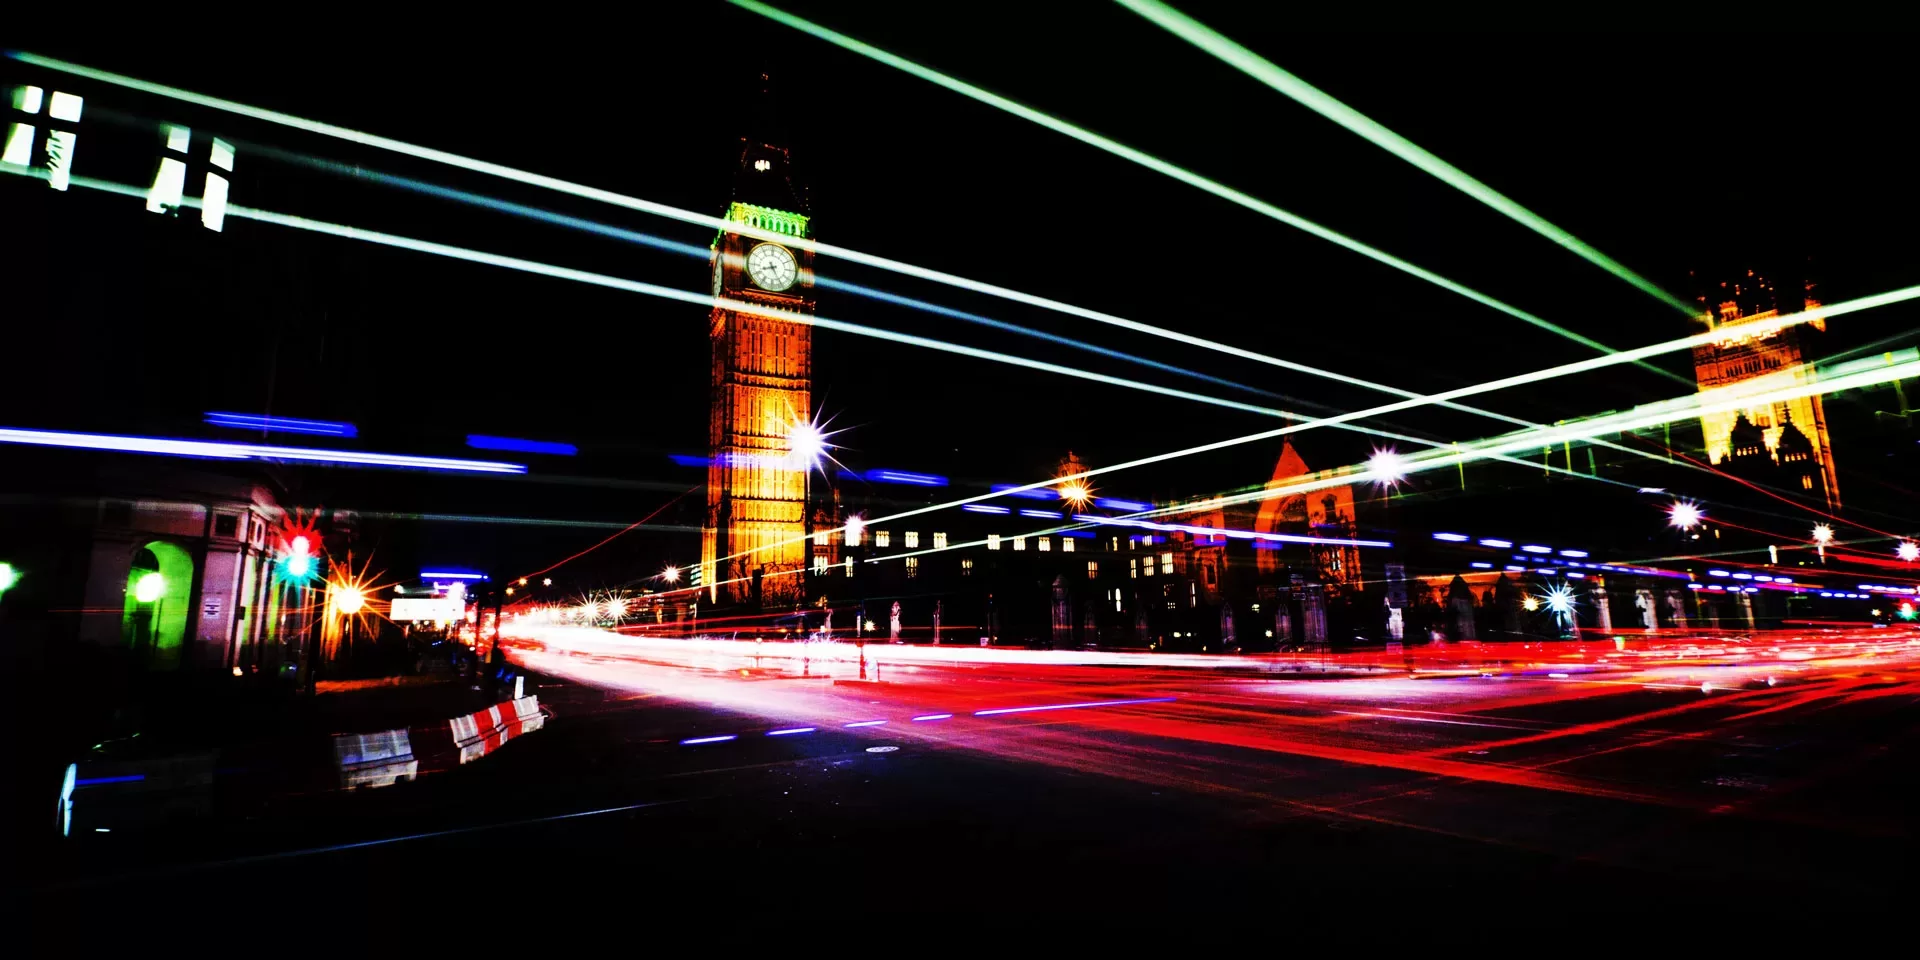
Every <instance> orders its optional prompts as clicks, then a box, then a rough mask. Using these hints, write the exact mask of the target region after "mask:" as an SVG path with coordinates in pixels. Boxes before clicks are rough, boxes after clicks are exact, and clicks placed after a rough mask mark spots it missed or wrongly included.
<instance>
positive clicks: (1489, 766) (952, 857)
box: [34, 630, 1920, 935]
mask: <svg viewBox="0 0 1920 960" xmlns="http://www.w3.org/2000/svg"><path fill="white" fill-rule="evenodd" d="M589 633H590V632H587V631H580V632H577V633H575V632H564V631H563V632H559V633H550V634H548V635H545V636H544V637H543V638H541V639H542V640H543V641H544V642H543V643H528V644H524V645H523V646H522V647H521V648H520V649H519V650H518V652H517V653H516V659H518V660H520V661H521V662H522V663H523V664H525V665H526V666H527V667H528V668H529V669H532V670H534V671H538V672H539V673H540V674H541V675H542V676H543V677H545V678H547V679H545V680H543V681H542V686H541V688H540V689H539V690H538V691H537V692H538V693H539V694H540V696H541V698H542V700H543V702H545V703H547V704H549V705H550V706H551V707H552V709H553V711H554V714H555V716H554V719H553V720H552V721H551V722H550V723H549V725H548V726H547V728H546V729H544V730H542V731H540V732H538V733H535V734H531V735H529V736H527V737H525V738H524V739H522V740H516V741H513V742H511V743H509V744H507V745H506V746H505V747H503V748H502V749H500V750H499V751H498V752H497V753H495V754H493V755H491V756H489V757H487V758H485V759H484V760H482V761H479V762H476V763H474V764H471V765H469V766H467V767H463V768H461V769H458V770H455V771H453V772H449V773H445V774H441V775H437V776H431V777H423V778H422V779H420V780H419V781H416V782H414V783H411V784H403V785H398V786H394V787H390V788H383V789H379V790H371V791H368V790H362V791H358V792H355V793H352V794H345V793H333V794H319V795H303V796H281V797H268V798H261V799H260V800H259V801H258V802H257V805H256V806H255V807H253V808H251V809H249V810H247V811H246V812H245V815H244V816H229V817H225V818H223V819H221V820H220V821H218V822H215V823H211V824H203V825H200V826H198V827H194V828H181V829H178V830H170V831H167V832H165V833H162V834H150V835H141V836H134V835H128V836H120V835H117V834H116V835H109V836H104V837H87V838H82V839H81V840H80V844H81V846H78V847H76V853H75V854H74V855H73V856H72V857H71V858H69V859H68V860H67V861H66V862H64V863H62V864H59V865H56V866H55V867H54V868H52V869H50V870H49V871H48V873H47V874H46V875H45V876H44V877H42V878H41V881H42V882H40V883H39V884H38V885H37V887H36V889H35V890H34V897H35V901H36V903H37V905H38V906H37V909H39V910H43V911H47V912H48V913H47V915H52V913H54V912H58V911H61V910H67V909H74V908H77V907H79V906H81V905H87V909H97V905H99V904H103V903H110V904H115V905H116V907H115V909H116V910H127V909H137V910H138V911H141V912H147V911H151V912H153V913H154V915H156V916H181V915H185V914H190V913H191V912H192V911H193V910H194V909H196V908H197V907H199V906H204V905H205V903H206V898H208V897H210V896H212V897H215V898H219V897H227V896H238V897H240V898H241V900H242V901H243V902H257V903H260V904H271V905H283V906H284V909H286V910H289V911H292V912H293V913H294V914H302V913H304V912H305V911H308V910H311V909H313V908H312V906H311V905H312V904H315V903H338V904H344V903H348V902H352V903H364V904H388V903H392V904H398V903H405V904H408V908H407V910H408V911H409V913H408V915H409V916H411V915H413V911H417V910H418V909H419V906H420V905H421V904H423V903H436V904H462V903H473V902H496V901H497V902H500V903H503V904H506V903H512V904H528V905H532V904H545V905H554V904H566V905H568V906H570V907H577V908H580V909H588V910H591V911H592V912H590V913H587V914H585V915H583V916H584V918H586V919H588V920H590V921H592V922H595V923H601V922H621V923H624V922H629V921H631V922H642V921H644V922H645V923H647V924H649V925H657V924H661V923H669V924H685V923H695V922H698V923H702V924H712V923H718V924H723V925H724V929H726V930H728V931H735V932H737V931H743V930H746V929H749V928H755V929H763V930H766V931H769V932H778V931H790V930H791V929H793V928H792V926H791V925H792V924H793V923H795V922H801V923H804V924H807V925H808V928H809V929H813V928H818V929H820V930H823V931H832V932H839V931H855V932H857V931H861V930H867V931H879V930H883V929H888V928H891V927H893V926H896V925H902V924H923V923H926V922H930V921H938V922H941V923H943V924H948V925H952V924H954V923H955V922H956V921H959V922H960V929H959V930H957V931H956V933H982V932H985V931H988V930H992V929H997V928H1006V929H1008V930H1014V929H1020V930H1026V929H1027V928H1028V927H1029V926H1030V925H1031V924H1032V923H1034V922H1036V921H1035V918H1036V917H1051V918H1053V919H1051V920H1048V921H1047V922H1048V923H1052V924H1055V926H1054V927H1050V928H1049V929H1053V930H1054V932H1055V933H1062V932H1063V931H1069V930H1077V929H1080V928H1078V927H1074V926H1071V925H1069V926H1067V927H1059V926H1058V924H1059V923H1060V922H1061V921H1060V920H1059V918H1060V917H1065V916H1092V915H1098V916H1100V917H1104V918H1107V923H1106V924H1105V925H1104V926H1102V928H1101V929H1102V930H1103V931H1105V933H1106V934H1109V935H1111V934H1113V933H1115V932H1116V931H1121V932H1124V931H1125V930H1130V929H1138V930H1142V931H1144V930H1148V929H1161V930H1166V931H1177V930H1180V929H1189V928H1190V925H1191V924H1193V923H1194V922H1195V920H1196V918H1199V919H1202V920H1205V921H1206V922H1207V923H1208V924H1212V923H1214V922H1215V920H1214V919H1207V918H1213V917H1215V915H1216V913H1217V914H1218V917H1217V918H1216V919H1218V918H1240V919H1239V920H1236V921H1233V922H1240V921H1245V922H1255V921H1257V922H1258V923H1260V924H1263V925H1264V924H1272V923H1276V922H1284V923H1289V924H1297V923H1300V922H1306V921H1311V920H1314V919H1320V918H1330V917H1332V916H1335V915H1342V916H1347V915H1351V916H1372V917H1375V918H1376V920H1377V922H1383V923H1392V922H1395V921H1397V920H1406V921H1408V922H1410V923H1411V922H1418V923H1423V924H1431V923H1433V922H1442V923H1450V922H1455V921H1458V922H1460V923H1474V924H1478V923H1485V922H1487V921H1489V920H1491V919H1495V918H1501V917H1506V918H1511V917H1517V916H1531V917H1534V918H1536V919H1537V918H1541V917H1557V916H1560V915H1562V913H1563V912H1569V911H1570V913H1569V914H1568V915H1570V916H1575V917H1583V918H1590V917H1594V916H1599V915H1608V916H1615V915H1617V916H1639V917H1672V916H1674V914H1673V913H1672V911H1673V910H1675V909H1677V908H1680V907H1682V906H1684V909H1685V910H1686V911H1687V912H1688V913H1689V915H1695V914H1696V913H1697V911H1702V910H1708V909H1734V910H1741V911H1749V912H1751V911H1756V910H1757V911H1763V912H1764V911H1767V910H1770V909H1777V908H1779V906H1780V905H1793V907H1794V909H1796V910H1800V909H1806V908H1807V907H1809V906H1810V905H1818V906H1822V907H1832V908H1841V907H1844V908H1845V909H1846V910H1849V911H1852V910H1858V909H1863V908H1873V907H1877V906H1881V905H1888V904H1894V903H1897V902H1899V901H1901V900H1902V899H1903V898H1904V897H1905V896H1906V895H1908V894H1909V893H1911V892H1912V888H1913V884H1912V882H1911V880H1909V879H1908V878H1907V876H1906V868H1905V864H1907V863H1909V862H1911V859H1912V856H1913V854H1914V853H1915V843H1914V839H1913V828H1914V825H1915V823H1916V814H1917V813H1920V807H1917V801H1916V800H1915V799H1914V798H1915V797H1916V792H1915V790H1916V787H1920V783H1916V780H1920V776H1917V775H1916V774H1915V772H1914V771H1915V765H1914V761H1915V759H1916V756H1917V755H1920V750H1916V745H1917V744H1916V739H1915V734H1916V733H1920V711H1916V710H1915V706H1916V701H1917V700H1920V696H1917V695H1920V682H1917V681H1920V637H1916V636H1915V635H1913V634H1912V633H1911V632H1904V633H1903V632H1889V631H1886V630H1879V631H1859V632H1844V631H1829V632H1824V633H1819V634H1806V635H1797V636H1793V637H1773V638H1761V639H1760V640H1758V641H1749V640H1742V641H1713V642H1711V643H1701V642H1699V641H1696V640H1692V639H1686V638H1678V639H1666V640H1649V641H1645V642H1641V641H1635V642H1634V643H1633V644H1632V645H1630V646H1628V647H1627V648H1626V649H1617V648H1616V647H1615V646H1614V645H1613V644H1610V643H1597V644H1576V645H1556V646H1554V647H1552V648H1550V649H1549V648H1542V649H1537V650H1536V649H1529V650H1526V651H1520V652H1515V651H1513V650H1511V649H1502V650H1497V651H1494V653H1491V654H1490V653H1489V652H1488V651H1485V650H1474V651H1465V650H1461V651H1451V652H1448V653H1445V654H1443V655H1435V654H1433V653H1431V652H1423V654H1422V657H1423V659H1422V661H1421V666H1420V669H1419V672H1415V673H1408V672H1407V671H1406V670H1405V669H1397V668H1396V669H1391V670H1390V669H1389V668H1391V667H1392V666H1393V663H1392V661H1391V658H1389V659H1386V660H1382V659H1380V658H1375V659H1374V660H1372V661H1369V662H1367V663H1364V664H1362V663H1354V662H1346V663H1336V664H1334V666H1336V667H1341V668H1345V669H1348V670H1350V671H1352V672H1354V673H1357V674H1358V675H1355V676H1350V677H1345V678H1340V677H1338V676H1337V675H1336V676H1334V677H1332V678H1322V677H1319V675H1317V674H1308V675H1304V678H1303V675H1300V674H1295V673H1292V672H1291V670H1290V669H1285V670H1282V671H1281V672H1278V673H1276V672H1273V670H1274V668H1275V666H1276V664H1275V663H1271V662H1268V663H1252V664H1249V665H1248V668H1245V669H1235V670H1222V669H1191V668H1189V669H1164V668H1157V667H1152V666H1141V665H1139V664H1134V663H1106V662H1101V661H1100V658H1079V657H1078V656H1077V655H1073V654H1058V655H1055V654H1031V655H1029V654H1024V653H1018V652H1007V653H1005V654H1004V655H1003V654H1001V653H1000V652H998V651H988V652H984V653H982V652H979V651H968V652H966V653H961V652H959V651H934V652H929V651H926V650H924V649H903V648H897V647H895V648H887V647H879V648H875V647H869V648H868V650H867V654H868V658H869V664H868V670H867V675H868V677H869V680H868V681H866V682H862V681H861V680H860V679H859V676H860V669H859V665H858V662H857V660H854V659H850V658H849V652H848V651H845V650H840V651H837V652H836V653H834V654H832V655H830V656H828V657H826V658H824V659H822V658H820V657H817V656H815V655H814V654H813V653H812V652H811V651H809V650H805V649H803V648H800V647H798V646H794V647H786V646H781V647H778V648H774V647H771V646H769V647H766V648H761V649H759V650H755V649H750V645H749V647H744V648H743V647H731V646H728V645H724V644H723V645H707V646H700V645H696V644H682V645H680V646H678V647H676V646H671V645H667V644H663V643H659V642H652V643H648V642H634V641H631V640H628V639H624V638H616V637H611V636H607V635H599V636H594V635H589ZM762 651H767V652H765V653H763V652H762ZM755 654H760V655H755ZM802 654H804V656H802ZM967 658H972V659H967ZM1076 659H1086V660H1089V661H1090V664H1077V663H1075V662H1074V661H1075V660H1076ZM1215 662H1216V663H1217V662H1219V661H1217V660H1216V661H1215ZM876 671H877V672H876ZM876 675H877V676H878V678H879V682H873V681H872V679H871V678H872V677H874V676H876ZM1087 704H1102V705H1098V706H1086V705H1087ZM1036 707H1044V708H1050V709H1031V708H1036ZM1051 708H1058V709H1051ZM948 714H950V715H951V716H946V715H948ZM915 718H921V719H915ZM873 721H884V722H881V723H877V724H876V723H873ZM850 724H868V725H862V726H849V725H850ZM775 731H791V732H781V733H775ZM687 741H695V742H692V743H689V742H687ZM343 897H344V898H346V899H344V900H343V899H341V898H343ZM476 898H478V899H477V900H476ZM280 908H281V907H280V906H275V909H280ZM1069 908H1071V909H1073V910H1078V911H1093V913H1091V914H1087V913H1081V914H1062V913H1059V911H1061V910H1063V909H1069ZM327 909H333V908H331V907H329V908H327ZM1541 911H1545V912H1541ZM254 913H255V911H253V910H251V909H250V910H248V911H246V914H247V915H249V916H252V915H254ZM270 915H271V914H270ZM1698 915H1702V916H1704V914H1698ZM388 919H391V918H388ZM1115 923H1118V924H1120V926H1118V927H1116V926H1114V925H1113V924H1115ZM915 929H922V928H921V927H915ZM943 929H944V928H943Z"/></svg>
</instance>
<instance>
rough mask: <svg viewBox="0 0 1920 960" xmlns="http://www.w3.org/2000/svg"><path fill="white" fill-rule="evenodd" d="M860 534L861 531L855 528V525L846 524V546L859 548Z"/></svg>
mask: <svg viewBox="0 0 1920 960" xmlns="http://www.w3.org/2000/svg"><path fill="white" fill-rule="evenodd" d="M861 532H862V531H861V529H860V527H858V526H856V525H855V524H852V523H849V524H847V546H849V547H857V546H859V545H860V534H861Z"/></svg>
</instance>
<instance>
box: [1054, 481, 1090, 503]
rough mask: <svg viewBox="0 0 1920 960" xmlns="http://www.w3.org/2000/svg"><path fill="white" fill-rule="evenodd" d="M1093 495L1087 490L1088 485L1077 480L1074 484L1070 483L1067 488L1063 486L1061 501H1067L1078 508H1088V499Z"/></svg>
mask: <svg viewBox="0 0 1920 960" xmlns="http://www.w3.org/2000/svg"><path fill="white" fill-rule="evenodd" d="M1092 495H1093V494H1092V493H1091V492H1089V491H1088V490H1087V485H1086V484H1084V483H1081V482H1080V481H1078V480H1075V481H1073V482H1072V483H1069V484H1067V485H1066V486H1063V487H1061V488H1060V499H1062V500H1065V501H1067V502H1068V503H1071V504H1073V505H1074V506H1076V507H1084V506H1086V505H1087V498H1088V497H1090V496H1092Z"/></svg>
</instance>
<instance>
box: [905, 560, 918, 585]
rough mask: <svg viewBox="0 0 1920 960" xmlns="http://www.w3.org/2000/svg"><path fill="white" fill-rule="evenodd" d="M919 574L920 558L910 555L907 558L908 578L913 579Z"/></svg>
mask: <svg viewBox="0 0 1920 960" xmlns="http://www.w3.org/2000/svg"><path fill="white" fill-rule="evenodd" d="M919 575H920V558H919V557H908V558H907V579H908V580H912V579H913V578H914V577H917V576H919Z"/></svg>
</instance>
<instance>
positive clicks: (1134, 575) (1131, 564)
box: [1127, 557, 1140, 580]
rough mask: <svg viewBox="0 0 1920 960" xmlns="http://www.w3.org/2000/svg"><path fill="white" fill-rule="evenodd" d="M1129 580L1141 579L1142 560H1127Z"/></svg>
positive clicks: (1132, 558) (1136, 558) (1134, 558)
mask: <svg viewBox="0 0 1920 960" xmlns="http://www.w3.org/2000/svg"><path fill="white" fill-rule="evenodd" d="M1127 579H1129V580H1138V579H1140V560H1139V558H1138V557H1128V558H1127Z"/></svg>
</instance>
